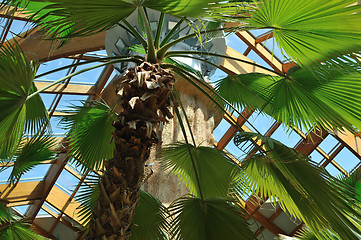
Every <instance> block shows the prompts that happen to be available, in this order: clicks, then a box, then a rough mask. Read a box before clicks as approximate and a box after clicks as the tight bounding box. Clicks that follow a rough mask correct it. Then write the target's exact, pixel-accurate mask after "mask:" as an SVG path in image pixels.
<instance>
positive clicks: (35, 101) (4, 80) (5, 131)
mask: <svg viewBox="0 0 361 240" xmlns="http://www.w3.org/2000/svg"><path fill="white" fill-rule="evenodd" d="M35 71H36V66H35V65H34V64H33V63H31V62H29V61H28V60H27V58H26V56H25V54H24V53H23V52H22V50H21V49H20V47H19V45H18V44H13V45H3V46H1V47H0V86H1V88H0V145H1V146H2V148H3V149H4V150H5V151H10V152H11V151H14V149H15V148H16V146H17V145H18V144H19V141H20V138H21V135H22V133H23V131H31V132H36V131H37V130H38V129H39V127H40V126H41V124H43V123H44V122H47V121H48V116H47V113H46V109H45V107H44V104H43V103H42V101H41V99H40V97H39V96H34V97H33V98H30V99H28V96H29V95H30V94H31V93H33V91H34V90H35V87H34V84H33V79H34V76H35Z"/></svg>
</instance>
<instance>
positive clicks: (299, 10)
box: [0, 0, 361, 239]
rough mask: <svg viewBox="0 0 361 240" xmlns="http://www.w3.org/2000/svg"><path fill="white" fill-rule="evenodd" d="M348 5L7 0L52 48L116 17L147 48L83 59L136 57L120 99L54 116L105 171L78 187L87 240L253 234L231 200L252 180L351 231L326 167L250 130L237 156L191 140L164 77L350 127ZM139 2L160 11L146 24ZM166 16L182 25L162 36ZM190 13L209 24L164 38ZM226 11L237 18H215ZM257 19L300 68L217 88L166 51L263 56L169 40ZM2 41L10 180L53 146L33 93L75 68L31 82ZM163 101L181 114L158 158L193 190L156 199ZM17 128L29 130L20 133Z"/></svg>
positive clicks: (306, 214)
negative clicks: (176, 134)
mask: <svg viewBox="0 0 361 240" xmlns="http://www.w3.org/2000/svg"><path fill="white" fill-rule="evenodd" d="M353 3H354V1H352V0H348V1H340V0H332V1H324V0H319V1H311V0H307V1H303V2H300V1H295V0H283V1H281V0H272V1H257V2H251V3H249V2H235V1H222V2H219V3H213V1H201V0H197V1H195V0H193V1H190V0H178V1H167V0H166V1H151V0H149V1H125V0H124V1H109V0H103V1H97V2H93V1H89V0H79V1H76V2H73V1H68V0H63V1H60V0H59V1H57V0H53V1H40V0H39V1H36V0H34V1H16V0H8V1H3V3H2V4H3V7H4V8H6V7H7V6H16V7H18V8H24V9H25V11H27V12H30V14H31V19H32V20H33V21H34V22H35V23H36V24H38V25H39V26H40V27H41V28H42V29H43V34H44V35H43V37H44V38H50V39H56V40H59V41H61V45H62V44H66V43H67V42H68V41H69V39H71V38H73V37H81V36H86V35H90V34H94V33H96V32H99V31H104V30H107V29H109V28H111V27H113V26H114V25H120V26H121V27H122V28H124V29H126V31H128V32H129V33H130V34H131V35H132V36H133V37H134V38H136V39H137V40H138V41H139V45H135V46H132V47H131V50H133V51H135V52H140V53H144V55H140V56H137V55H131V56H130V55H129V56H114V57H108V58H104V59H103V61H106V62H104V63H100V64H98V65H96V66H94V67H91V68H89V69H92V68H96V67H101V66H105V65H107V64H115V63H120V62H133V63H135V64H136V67H134V68H130V69H128V71H127V72H126V73H124V75H123V76H122V77H121V79H120V81H119V83H118V86H117V94H118V97H119V100H118V102H117V103H116V106H108V105H107V104H106V103H104V102H88V103H86V104H85V105H84V106H82V107H75V108H74V111H73V112H71V114H70V115H69V116H67V117H65V118H64V119H63V122H64V125H65V128H66V129H68V131H69V135H68V140H69V148H68V149H69V152H70V154H71V155H72V156H73V157H74V158H75V159H76V161H77V162H78V164H79V165H81V166H82V167H83V168H84V171H86V172H89V171H93V170H95V171H97V170H100V169H102V171H101V174H100V175H101V176H100V177H96V178H94V179H91V180H89V181H90V182H92V186H91V188H89V189H85V190H84V191H83V194H82V195H81V197H80V200H81V201H83V207H82V209H81V213H82V215H83V218H84V219H86V220H88V221H89V234H88V235H87V238H88V239H128V238H133V239H155V238H157V239H158V238H159V239H164V238H166V237H167V236H166V235H169V236H170V237H171V238H175V239H252V238H253V234H252V233H251V231H250V229H249V226H248V225H247V223H246V217H245V215H246V213H245V211H244V209H243V208H242V205H241V204H239V202H237V199H239V196H242V194H244V193H247V192H249V191H253V192H255V193H256V194H258V195H259V196H260V197H262V198H267V197H269V198H271V199H272V200H274V201H277V202H279V203H280V205H281V206H282V207H283V208H284V209H286V210H287V211H288V212H289V213H290V214H291V215H292V216H293V217H296V218H298V219H300V220H302V221H303V222H304V223H305V224H306V225H307V227H308V228H309V229H310V230H311V231H313V232H314V233H315V235H316V236H317V237H318V238H319V239H324V238H325V237H329V236H333V235H337V236H339V237H340V238H341V239H355V238H356V235H358V234H360V230H359V228H360V226H359V222H358V220H357V219H361V218H360V215H359V208H358V201H356V200H355V199H357V193H356V194H355V193H354V192H353V191H350V190H349V188H348V186H347V184H346V183H344V182H342V181H339V180H337V179H334V178H332V177H330V176H329V175H328V174H327V173H326V172H325V171H324V170H323V169H320V168H319V167H317V166H315V165H314V164H313V163H312V162H310V161H309V159H308V158H307V157H306V156H304V155H302V154H300V153H297V152H296V151H294V150H292V149H289V148H287V147H285V146H284V145H282V144H281V143H279V142H277V141H275V140H273V139H271V138H268V137H265V136H262V135H261V134H257V133H255V134H245V133H243V134H239V135H238V136H237V138H236V139H235V141H236V143H237V144H240V143H242V142H245V141H249V142H251V143H252V144H256V143H257V142H259V141H261V142H262V144H261V145H256V146H255V149H254V151H253V152H252V154H250V157H248V158H247V159H245V160H243V161H240V162H234V161H233V160H231V159H230V158H229V157H228V156H227V155H225V153H223V152H222V151H219V150H216V149H213V148H209V147H204V146H197V145H196V143H195V140H194V136H193V135H192V131H189V132H190V134H187V131H188V129H190V128H191V127H190V124H189V122H188V121H187V120H186V121H182V115H185V111H184V107H183V105H182V101H181V100H180V97H179V95H178V93H177V90H176V88H175V87H174V83H175V82H176V81H177V78H179V77H181V78H183V79H184V80H185V81H187V82H189V84H191V85H192V86H193V87H194V88H196V89H197V90H199V91H200V92H201V93H202V94H204V95H205V96H206V97H207V98H209V100H210V101H211V102H212V103H213V105H214V107H216V108H217V109H219V110H220V111H224V113H225V114H228V115H229V113H228V112H227V111H226V110H227V108H228V109H231V110H233V111H237V112H238V111H239V110H240V109H242V108H244V107H247V108H249V109H252V110H260V111H263V112H264V113H266V114H268V115H270V116H272V117H273V118H275V119H276V120H278V121H281V122H282V123H283V124H284V125H286V126H296V127H307V128H309V127H316V126H319V127H323V128H328V129H341V130H342V129H343V128H345V129H347V130H350V131H356V130H357V129H360V128H361V127H360V117H361V115H360V113H361V111H360V110H361V109H360V103H359V101H358V93H359V91H360V89H361V83H360V72H359V71H360V69H359V59H358V55H357V53H358V51H359V50H360V43H361V41H360V38H361V35H360V34H361V27H360V26H361V25H360V16H359V14H355V13H356V12H358V10H359V8H360V7H359V6H358V5H352V4H353ZM145 8H150V9H153V10H157V11H160V12H161V14H160V17H159V21H158V25H157V30H156V32H155V33H154V34H153V33H152V30H151V27H150V24H149V20H148V17H147V10H146V9H145ZM134 11H139V17H140V19H141V22H142V23H143V26H144V31H143V32H138V31H137V29H136V28H134V27H133V26H132V25H131V24H130V23H129V22H127V20H126V18H127V17H128V16H129V15H130V14H131V13H132V12H134ZM165 14H170V15H173V16H176V17H179V22H178V23H177V24H176V26H175V27H174V28H173V29H172V30H171V31H169V32H168V33H167V34H166V35H165V36H163V37H162V34H161V32H162V29H163V27H164V26H163V24H164V18H165ZM187 17H192V18H195V17H197V18H199V19H205V20H207V21H213V22H212V23H209V24H208V23H207V22H204V23H206V24H202V26H203V28H202V27H200V28H199V29H198V31H195V32H194V33H190V34H188V35H185V36H183V37H180V38H178V39H173V36H174V35H176V34H177V33H179V31H180V27H181V25H182V23H183V22H188V23H189V24H190V25H191V23H190V21H189V20H188V19H187ZM201 21H203V20H201ZM225 21H227V22H235V23H237V24H234V25H232V26H225V25H222V24H219V23H222V22H225ZM263 28H269V29H272V30H273V37H274V39H275V41H276V43H277V45H278V46H279V47H280V48H281V50H282V51H283V52H284V53H285V54H287V55H288V56H289V57H290V58H291V59H292V60H294V61H295V62H296V63H298V66H297V67H293V68H291V69H290V70H289V71H288V72H287V73H281V72H277V71H273V70H270V69H266V70H268V71H269V73H270V74H269V75H267V74H261V73H252V74H241V75H235V76H234V75H233V76H228V77H226V78H224V79H221V80H219V81H218V82H217V84H216V88H215V89H214V88H212V87H211V86H209V85H208V84H207V83H206V82H205V81H203V79H202V74H200V73H199V71H197V70H194V69H192V68H190V67H189V66H187V65H185V64H182V63H180V62H179V61H177V60H175V59H174V57H188V58H193V59H197V60H200V61H204V62H207V63H208V64H210V65H212V66H214V67H217V66H216V65H215V64H214V63H212V62H209V61H208V60H207V58H205V56H206V57H222V58H228V59H232V60H236V61H240V62H243V63H245V64H253V65H256V66H258V67H260V68H263V69H265V67H263V66H260V65H257V64H255V63H253V62H247V61H245V60H242V59H238V58H235V57H230V56H223V55H220V54H217V53H213V52H207V51H205V50H204V49H203V50H202V49H201V50H199V51H172V50H170V49H171V48H172V47H173V46H175V45H176V44H178V43H180V42H182V41H184V40H187V39H190V38H194V37H198V39H200V40H201V39H208V38H212V37H214V36H217V34H219V33H221V32H222V31H229V32H232V31H240V30H249V29H263ZM61 45H60V46H61ZM0 51H1V52H0V61H1V69H0V71H1V74H0V83H1V89H0V144H1V151H2V152H1V153H2V156H3V157H2V159H3V161H4V162H6V161H13V162H14V170H13V173H12V174H11V177H10V179H9V180H10V182H11V183H14V182H16V180H18V179H19V178H20V177H21V175H22V173H24V172H26V171H28V170H29V169H31V168H32V167H33V166H35V165H36V164H37V163H39V162H40V161H42V160H43V159H49V158H53V157H54V154H53V153H52V152H51V151H50V150H49V148H51V146H52V144H53V143H52V141H51V138H50V137H49V136H47V135H46V134H45V135H44V132H45V131H44V129H45V128H44V125H47V124H48V116H47V111H46V109H45V107H44V104H43V102H42V100H41V98H40V96H39V93H40V92H42V91H44V90H46V89H47V88H49V87H51V86H52V85H54V84H56V83H59V82H62V81H64V79H66V78H68V77H69V76H74V75H77V74H80V73H81V72H84V71H85V70H82V71H81V72H75V73H73V74H71V75H69V76H66V77H65V78H63V79H59V80H58V81H56V82H55V83H54V84H52V85H49V86H47V87H46V88H44V89H40V90H37V89H36V87H35V85H34V83H33V80H34V78H36V77H39V75H38V76H36V69H37V66H36V64H34V63H33V62H29V61H28V60H27V58H26V56H25V54H24V53H23V52H22V50H21V49H20V47H19V46H18V45H17V44H14V45H9V44H7V45H3V46H2V47H1V50H0ZM89 69H87V70H89ZM174 74H177V75H174ZM42 75H44V74H42ZM9 79H11V81H9ZM117 107H118V110H115V109H116V108H117ZM171 107H173V109H174V114H175V117H177V119H178V120H179V122H180V123H181V124H180V125H181V131H182V132H183V134H184V139H185V142H184V143H175V144H172V145H171V146H168V147H166V148H165V149H164V151H163V157H162V159H161V161H162V163H163V164H164V166H165V167H166V168H167V169H170V171H171V172H172V173H174V174H176V175H178V176H180V177H181V178H183V179H184V180H185V182H186V183H187V186H188V187H189V188H190V190H191V195H189V196H183V197H182V198H179V199H177V200H175V201H174V202H173V203H172V204H171V206H170V207H169V208H166V207H164V206H163V205H162V203H161V202H160V201H159V200H157V199H156V198H155V197H153V196H151V195H150V194H148V193H146V192H142V191H140V185H141V183H142V181H143V179H144V165H145V162H146V160H147V159H148V156H149V154H150V147H151V146H152V145H153V144H155V143H157V142H158V136H157V134H156V133H155V129H156V128H157V126H158V125H159V124H164V123H166V122H167V120H169V119H171V118H173V114H172V113H171V111H170V109H171ZM145 109H147V110H148V111H145ZM185 119H187V118H185ZM235 124H237V123H235ZM114 129H115V130H114ZM112 132H113V134H112ZM25 133H26V134H30V135H33V137H32V138H31V139H30V140H28V141H25V142H24V140H23V138H24V134H25ZM265 176H266V177H265ZM305 176H307V177H305ZM315 183H317V184H315ZM340 194H342V195H343V197H340ZM320 195H321V196H322V197H320ZM139 198H140V200H139ZM326 199H327V201H326ZM4 211H5V210H4ZM6 211H8V210H6ZM7 214H8V213H7ZM149 216H152V217H149ZM0 220H1V221H2V222H3V224H2V227H1V228H3V229H8V227H9V226H13V224H15V223H16V224H17V222H16V221H12V220H11V221H10V220H9V218H5V217H3V218H1V215H0ZM155 223H156V224H155ZM319 230H320V231H319ZM14 231H15V230H14ZM30 237H32V236H30ZM30 237H29V239H31V238H30Z"/></svg>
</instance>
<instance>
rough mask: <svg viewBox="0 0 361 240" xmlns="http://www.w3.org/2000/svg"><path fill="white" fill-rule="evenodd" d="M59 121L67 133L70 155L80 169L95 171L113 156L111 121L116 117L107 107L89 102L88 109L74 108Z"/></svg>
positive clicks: (84, 107)
mask: <svg viewBox="0 0 361 240" xmlns="http://www.w3.org/2000/svg"><path fill="white" fill-rule="evenodd" d="M69 113H70V115H68V116H65V117H64V118H63V120H62V123H64V128H65V129H66V130H68V131H69V142H70V143H69V144H70V152H71V154H72V155H73V157H74V158H75V159H76V160H77V161H78V162H79V164H82V166H84V167H86V168H89V169H92V170H95V169H100V168H101V167H103V161H104V160H106V159H109V158H111V157H112V156H113V151H114V147H115V144H114V141H112V132H113V130H114V128H113V125H112V123H113V121H114V120H115V118H116V114H115V113H114V111H113V110H112V109H110V108H109V107H108V106H107V105H105V104H102V103H100V102H93V103H92V106H90V105H84V106H83V107H74V110H73V111H69Z"/></svg>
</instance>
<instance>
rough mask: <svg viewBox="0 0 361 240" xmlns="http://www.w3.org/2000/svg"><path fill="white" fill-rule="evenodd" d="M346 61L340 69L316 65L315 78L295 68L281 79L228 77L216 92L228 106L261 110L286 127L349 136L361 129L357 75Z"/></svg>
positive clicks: (256, 75)
mask: <svg viewBox="0 0 361 240" xmlns="http://www.w3.org/2000/svg"><path fill="white" fill-rule="evenodd" d="M346 60H347V62H344V64H343V69H340V68H339V67H338V66H335V65H333V64H332V63H327V64H320V63H319V64H317V65H316V66H315V68H318V70H317V73H316V74H315V73H314V72H313V71H311V70H309V69H308V68H298V70H297V68H296V69H295V70H292V71H291V70H290V71H289V73H288V74H287V75H286V76H285V77H273V76H268V75H265V74H260V73H250V74H241V75H237V76H228V77H226V78H224V79H222V80H219V81H218V82H217V91H218V92H219V94H220V95H221V96H223V97H224V98H225V99H227V100H228V101H229V102H230V103H231V104H234V105H235V106H237V107H239V108H241V109H242V108H243V107H251V108H252V109H258V110H261V111H263V112H264V113H267V114H268V115H270V116H272V117H273V118H275V119H276V120H277V121H280V122H282V123H283V124H284V125H286V126H297V127H299V128H302V127H304V128H306V129H310V128H312V127H314V126H321V127H324V128H328V129H340V130H341V131H342V128H347V129H348V130H350V131H351V132H353V131H355V128H358V129H361V124H360V123H361V121H360V120H361V114H360V113H361V104H360V101H359V100H358V92H359V91H360V90H361V81H360V80H361V72H360V67H359V66H358V65H357V64H356V63H355V62H353V61H352V60H350V59H349V58H348V59H346V58H345V59H344V61H346ZM346 65H347V66H346Z"/></svg>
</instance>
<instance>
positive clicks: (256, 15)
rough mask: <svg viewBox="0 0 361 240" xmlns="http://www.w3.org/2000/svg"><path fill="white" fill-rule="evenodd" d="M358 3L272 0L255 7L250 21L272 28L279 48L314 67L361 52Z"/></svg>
mask: <svg viewBox="0 0 361 240" xmlns="http://www.w3.org/2000/svg"><path fill="white" fill-rule="evenodd" d="M355 2H356V1H355V0H318V1H314V0H304V1H298V0H286V1H285V0H272V1H260V3H256V5H257V8H258V9H257V11H254V12H252V13H251V15H252V17H251V18H250V19H249V20H248V21H247V22H248V23H249V25H250V26H251V27H255V28H271V29H273V36H274V38H275V40H276V42H277V44H278V45H279V46H280V48H281V49H282V50H283V51H284V52H285V54H287V55H288V56H290V57H291V58H292V59H293V60H295V61H296V62H298V63H301V64H307V63H315V62H317V60H323V59H325V57H330V56H333V55H334V54H336V55H338V53H340V52H341V53H346V52H350V51H354V50H360V47H361V42H360V38H361V24H360V14H359V13H357V14H355V13H356V12H359V11H360V7H361V6H350V5H351V4H353V3H355Z"/></svg>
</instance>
